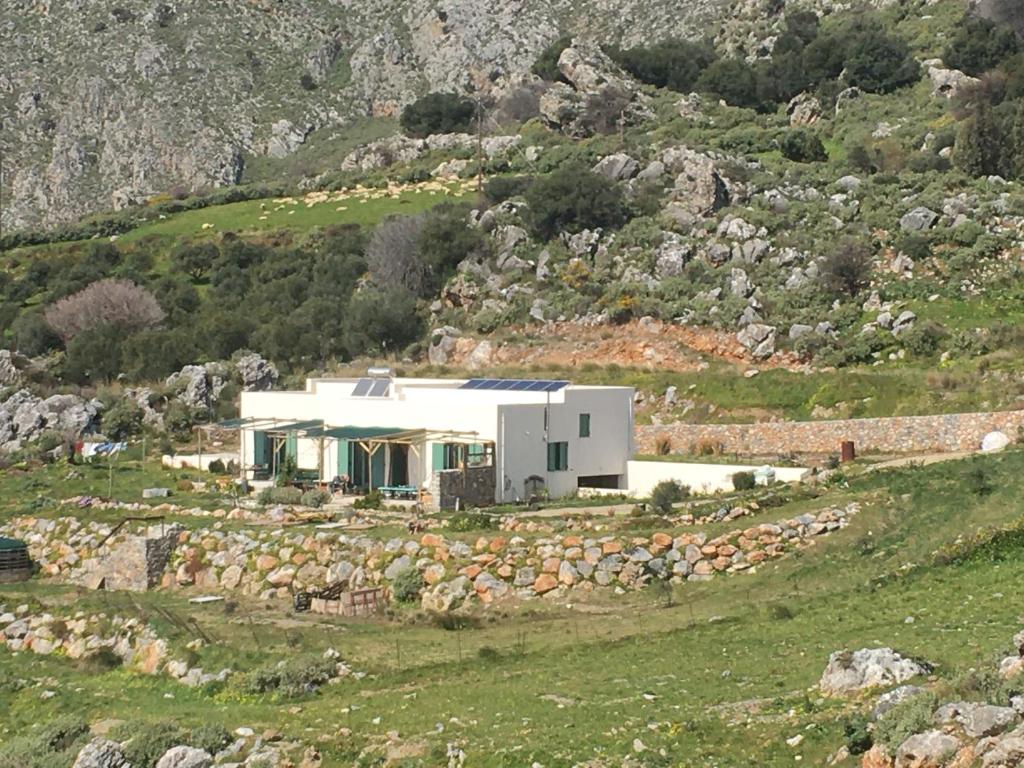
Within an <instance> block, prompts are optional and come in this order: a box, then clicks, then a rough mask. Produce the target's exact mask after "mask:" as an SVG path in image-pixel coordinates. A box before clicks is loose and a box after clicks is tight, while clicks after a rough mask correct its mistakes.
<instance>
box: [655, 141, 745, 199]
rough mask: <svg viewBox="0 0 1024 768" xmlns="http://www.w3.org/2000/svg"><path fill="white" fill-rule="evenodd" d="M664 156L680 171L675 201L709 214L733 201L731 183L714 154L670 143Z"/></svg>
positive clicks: (673, 195)
mask: <svg viewBox="0 0 1024 768" xmlns="http://www.w3.org/2000/svg"><path fill="white" fill-rule="evenodd" d="M660 160H661V162H662V163H663V164H664V166H665V168H666V169H668V170H669V171H670V172H672V173H674V174H675V175H676V177H675V183H674V184H673V187H672V190H671V202H672V203H674V204H676V205H679V206H682V208H683V209H685V210H686V211H688V212H689V213H691V214H693V215H695V216H707V215H709V214H711V213H714V212H715V211H717V210H719V209H721V208H724V207H725V206H727V205H729V203H730V201H731V195H730V192H729V185H728V184H726V182H725V179H724V178H722V176H721V174H720V173H719V172H718V169H717V167H716V165H715V160H714V159H713V158H711V157H709V156H708V155H705V154H702V153H700V152H696V151H694V150H692V149H689V148H688V147H670V148H669V149H666V150H665V151H664V152H662V153H661V157H660Z"/></svg>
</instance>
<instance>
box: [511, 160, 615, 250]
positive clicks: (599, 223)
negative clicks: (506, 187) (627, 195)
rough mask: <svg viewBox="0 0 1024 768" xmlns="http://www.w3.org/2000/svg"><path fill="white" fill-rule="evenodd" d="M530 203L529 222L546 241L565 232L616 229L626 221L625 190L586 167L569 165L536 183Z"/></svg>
mask: <svg viewBox="0 0 1024 768" xmlns="http://www.w3.org/2000/svg"><path fill="white" fill-rule="evenodd" d="M526 202H527V204H528V205H529V210H528V212H527V223H528V224H529V226H530V228H531V229H532V230H533V233H534V234H535V235H536V236H537V237H539V238H542V239H544V240H549V239H551V238H552V237H554V236H555V235H557V234H559V233H560V232H563V231H565V232H579V231H581V230H583V229H593V228H595V227H603V228H615V227H618V226H620V225H621V224H622V223H623V222H624V221H625V220H626V206H625V203H624V201H623V198H622V192H621V190H620V189H619V188H618V187H617V186H616V185H615V183H614V182H613V181H610V180H609V179H607V178H605V177H604V176H601V175H599V174H596V173H594V172H593V171H591V170H590V169H589V168H587V167H586V166H584V165H582V164H576V163H573V164H569V165H565V166H562V167H561V168H559V169H557V170H555V171H554V172H552V173H550V174H549V175H547V176H541V177H539V178H537V179H536V180H534V182H533V183H532V184H530V186H529V188H528V189H527V190H526Z"/></svg>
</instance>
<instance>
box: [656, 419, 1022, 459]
mask: <svg viewBox="0 0 1024 768" xmlns="http://www.w3.org/2000/svg"><path fill="white" fill-rule="evenodd" d="M1022 430H1024V410H1020V411H1001V412H991V413H952V414H944V415H938V416H896V417H892V418H880V419H846V420H836V421H771V422H760V423H756V424H681V423H680V424H660V425H641V426H637V427H636V445H637V453H640V454H654V453H657V447H656V446H657V445H658V443H659V442H660V443H664V441H665V440H667V441H668V444H669V446H670V449H671V451H672V452H673V453H699V452H700V450H699V449H700V448H704V449H707V448H708V447H712V448H714V450H716V451H718V452H721V453H741V454H753V455H758V456H760V455H774V454H786V453H793V452H796V453H839V446H840V444H841V443H842V442H843V441H844V440H852V441H853V442H854V444H855V445H856V448H857V450H858V451H860V452H865V451H877V452H879V453H928V452H942V451H973V450H977V449H978V448H980V447H981V440H982V438H983V437H984V436H985V435H986V434H988V433H989V432H992V431H1000V432H1003V433H1005V434H1006V436H1007V437H1009V438H1010V439H1011V440H1015V439H1017V438H1018V435H1019V434H1020V433H1021V431H1022Z"/></svg>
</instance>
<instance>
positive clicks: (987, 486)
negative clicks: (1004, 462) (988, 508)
mask: <svg viewBox="0 0 1024 768" xmlns="http://www.w3.org/2000/svg"><path fill="white" fill-rule="evenodd" d="M964 486H965V487H966V488H967V490H968V491H970V492H971V493H972V494H974V495H975V496H987V495H988V494H990V493H992V491H994V490H995V485H993V483H992V480H991V479H990V477H989V473H988V470H987V469H986V468H985V466H984V464H982V463H981V462H979V461H976V460H973V461H972V462H971V466H970V468H969V469H968V470H967V474H966V476H965V477H964Z"/></svg>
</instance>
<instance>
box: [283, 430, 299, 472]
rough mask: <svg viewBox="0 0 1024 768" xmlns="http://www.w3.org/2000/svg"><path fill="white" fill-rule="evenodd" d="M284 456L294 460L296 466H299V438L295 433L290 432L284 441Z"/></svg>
mask: <svg viewBox="0 0 1024 768" xmlns="http://www.w3.org/2000/svg"><path fill="white" fill-rule="evenodd" d="M284 455H285V456H286V457H287V458H289V459H292V460H293V461H294V462H295V465H296V466H298V464H299V436H298V435H297V434H295V433H294V432H289V433H288V434H287V435H286V436H285V439H284Z"/></svg>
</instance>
